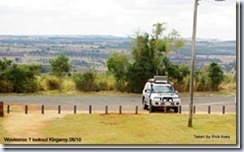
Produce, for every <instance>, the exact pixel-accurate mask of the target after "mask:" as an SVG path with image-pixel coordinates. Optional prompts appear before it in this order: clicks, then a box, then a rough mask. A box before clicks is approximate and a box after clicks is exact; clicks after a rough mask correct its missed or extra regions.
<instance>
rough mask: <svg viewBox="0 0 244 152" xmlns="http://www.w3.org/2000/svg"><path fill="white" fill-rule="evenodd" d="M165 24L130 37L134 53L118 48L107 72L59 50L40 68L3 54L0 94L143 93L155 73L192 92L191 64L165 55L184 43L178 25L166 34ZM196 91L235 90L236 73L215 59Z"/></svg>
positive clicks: (197, 81)
mask: <svg viewBox="0 0 244 152" xmlns="http://www.w3.org/2000/svg"><path fill="white" fill-rule="evenodd" d="M165 25H166V24H165V23H157V24H154V25H153V28H152V33H146V32H145V33H140V32H138V33H136V34H135V35H134V36H132V37H131V39H132V42H133V43H132V46H131V52H130V54H124V53H123V52H119V51H114V52H112V53H111V54H110V56H109V58H108V59H107V62H106V65H107V71H106V72H104V73H96V72H95V71H94V70H92V69H91V70H88V71H84V72H83V73H77V72H71V66H72V65H71V62H70V61H69V58H68V57H66V56H64V55H60V56H58V57H57V58H55V59H54V60H51V61H50V62H49V64H50V69H48V70H47V71H48V72H47V73H41V71H43V69H42V68H41V66H40V65H21V64H14V63H13V62H12V61H11V60H7V59H5V58H3V59H0V93H40V92H45V91H49V92H55V91H59V92H60V93H61V92H69V93H72V92H76V91H80V92H99V91H118V92H129V93H141V91H142V89H143V87H144V84H145V82H146V81H147V80H148V79H149V78H153V76H154V75H166V76H168V78H169V81H170V82H171V83H172V85H173V86H174V88H175V89H176V90H178V91H179V92H188V90H189V81H190V76H189V75H190V70H189V67H188V66H187V65H177V64H174V63H172V61H171V59H170V58H167V56H166V55H167V54H168V53H169V52H171V51H177V50H178V49H179V48H181V47H183V46H184V43H185V42H184V40H183V39H182V38H181V37H180V34H179V33H178V32H177V31H176V30H172V31H171V32H169V33H166V26H165ZM194 90H195V91H199V92H209V91H215V92H219V91H226V92H228V91H229V92H235V90H236V74H235V73H232V74H224V72H223V70H222V68H221V66H220V65H218V64H217V63H211V64H210V65H208V66H206V67H204V68H202V69H198V70H196V71H195V88H194Z"/></svg>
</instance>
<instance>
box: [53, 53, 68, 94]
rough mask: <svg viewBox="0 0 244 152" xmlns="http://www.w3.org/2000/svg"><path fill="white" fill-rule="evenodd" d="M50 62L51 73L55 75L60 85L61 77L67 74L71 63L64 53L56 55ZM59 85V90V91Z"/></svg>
mask: <svg viewBox="0 0 244 152" xmlns="http://www.w3.org/2000/svg"><path fill="white" fill-rule="evenodd" d="M50 64H51V74H52V75H54V76H56V77H57V78H58V80H59V86H62V78H63V77H64V76H65V75H67V74H68V73H69V72H70V70H71V64H70V63H69V58H67V57H66V56H64V55H60V56H58V57H57V58H56V59H54V60H52V61H51V62H50ZM61 90H62V89H61V87H60V88H59V91H61Z"/></svg>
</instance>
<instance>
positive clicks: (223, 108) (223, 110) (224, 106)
mask: <svg viewBox="0 0 244 152" xmlns="http://www.w3.org/2000/svg"><path fill="white" fill-rule="evenodd" d="M223 114H225V106H223Z"/></svg>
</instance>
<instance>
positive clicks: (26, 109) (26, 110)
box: [7, 105, 138, 114]
mask: <svg viewBox="0 0 244 152" xmlns="http://www.w3.org/2000/svg"><path fill="white" fill-rule="evenodd" d="M44 108H45V107H44V105H42V106H41V114H44ZM7 113H10V105H8V106H7ZM76 113H77V106H76V105H75V106H74V114H76ZM25 114H28V105H25ZM58 114H61V105H58ZM89 114H92V105H89ZM105 114H108V106H105ZM119 114H122V106H119ZM135 114H138V106H136V108H135Z"/></svg>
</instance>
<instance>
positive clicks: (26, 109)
mask: <svg viewBox="0 0 244 152" xmlns="http://www.w3.org/2000/svg"><path fill="white" fill-rule="evenodd" d="M25 114H28V105H25Z"/></svg>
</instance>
